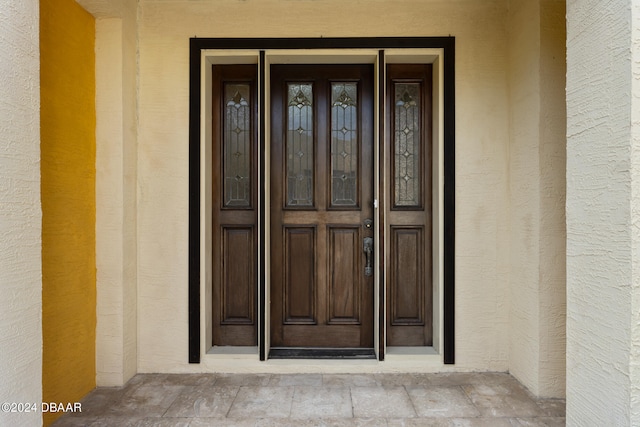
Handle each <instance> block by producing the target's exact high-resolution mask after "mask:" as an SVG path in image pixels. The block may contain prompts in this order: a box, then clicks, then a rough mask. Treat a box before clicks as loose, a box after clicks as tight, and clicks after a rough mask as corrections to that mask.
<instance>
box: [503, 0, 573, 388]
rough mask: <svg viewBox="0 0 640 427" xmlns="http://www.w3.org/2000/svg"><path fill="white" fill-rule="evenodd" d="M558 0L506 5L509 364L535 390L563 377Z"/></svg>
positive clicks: (562, 171)
mask: <svg viewBox="0 0 640 427" xmlns="http://www.w3.org/2000/svg"><path fill="white" fill-rule="evenodd" d="M564 12H565V7H564V2H563V1H557V0H545V1H527V2H522V1H517V0H516V1H512V2H510V13H509V99H510V113H511V114H510V139H511V143H510V146H509V190H510V191H509V193H510V202H511V203H510V213H511V227H510V233H509V234H510V236H511V241H510V244H511V251H510V262H511V274H510V284H511V302H510V321H509V327H510V341H509V371H510V372H511V373H512V374H513V375H514V376H515V377H516V378H518V379H519V380H520V381H522V382H523V383H524V384H525V385H526V386H527V387H529V389H530V390H531V391H532V392H533V393H534V394H536V395H542V396H556V397H557V396H562V395H563V394H564V383H565V360H564V359H565V358H564V350H565V346H564V342H565V321H564V317H565V296H564V293H565V268H564V259H565V239H566V231H565V225H564V224H565V219H564V203H565V189H564V174H565V147H566V137H565V124H564V123H565V117H566V111H565V103H564V84H565V48H564V46H565V31H564Z"/></svg>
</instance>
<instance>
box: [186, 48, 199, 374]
mask: <svg viewBox="0 0 640 427" xmlns="http://www.w3.org/2000/svg"><path fill="white" fill-rule="evenodd" d="M195 44H196V43H195V42H194V39H191V42H190V49H189V67H190V70H189V363H200V77H201V76H200V74H201V72H200V66H201V64H200V48H199V47H197V46H196V45H195Z"/></svg>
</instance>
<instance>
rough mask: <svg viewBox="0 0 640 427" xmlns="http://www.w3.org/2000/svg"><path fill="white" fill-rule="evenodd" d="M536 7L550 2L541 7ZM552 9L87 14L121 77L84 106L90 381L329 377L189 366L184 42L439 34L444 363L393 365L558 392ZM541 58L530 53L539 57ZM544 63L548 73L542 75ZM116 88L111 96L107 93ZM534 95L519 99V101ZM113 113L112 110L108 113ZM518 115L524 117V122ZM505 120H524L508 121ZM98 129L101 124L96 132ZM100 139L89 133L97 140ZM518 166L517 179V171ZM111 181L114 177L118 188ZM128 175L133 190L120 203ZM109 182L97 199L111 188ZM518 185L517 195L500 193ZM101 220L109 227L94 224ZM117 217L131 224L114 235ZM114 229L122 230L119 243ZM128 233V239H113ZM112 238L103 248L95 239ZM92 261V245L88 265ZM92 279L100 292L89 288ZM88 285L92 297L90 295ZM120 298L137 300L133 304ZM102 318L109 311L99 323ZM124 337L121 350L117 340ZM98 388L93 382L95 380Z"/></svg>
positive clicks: (201, 8)
mask: <svg viewBox="0 0 640 427" xmlns="http://www.w3.org/2000/svg"><path fill="white" fill-rule="evenodd" d="M78 1H79V3H81V4H83V5H85V7H87V8H88V9H89V10H92V13H94V14H95V15H96V17H98V18H109V17H116V18H121V17H122V7H123V5H124V4H125V3H126V2H124V3H123V2H105V1H104V0H78ZM513 3H515V4H520V3H523V4H525V5H524V6H522V7H524V10H525V11H528V7H530V6H528V5H527V4H529V5H530V4H531V2H513ZM535 3H536V4H537V2H535ZM541 3H542V4H546V3H549V4H555V5H556V6H557V5H558V4H561V2H557V1H553V0H545V1H542V2H541ZM114 5H115V6H114ZM556 6H553V7H545V8H542V10H543V12H544V11H547V10H549V11H555V12H553V13H552V15H554V14H555V15H554V18H553V19H549V18H548V17H547V18H545V17H544V13H543V15H542V16H537V15H536V13H539V12H536V11H535V10H533V11H530V12H531V13H532V14H533V16H529V15H527V13H524V14H521V15H518V13H517V12H514V10H515V9H514V7H513V4H512V2H510V1H508V0H502V1H479V0H478V1H476V0H460V1H452V2H440V1H417V0H414V1H402V2H401V3H398V2H393V3H392V2H384V1H377V0H376V1H371V2H368V4H367V7H366V8H363V7H362V5H361V4H360V3H358V2H342V1H338V0H324V1H316V2H295V3H291V2H289V1H283V0H269V1H264V2H260V3H255V2H237V1H233V0H222V1H217V2H210V1H194V0H189V1H186V0H176V1H170V2H158V1H152V0H142V1H141V2H139V6H138V11H137V13H138V24H137V25H138V28H137V33H136V34H135V36H133V35H132V34H131V32H127V31H124V30H123V28H124V27H123V26H122V23H121V22H120V21H114V22H103V23H100V19H98V32H99V37H98V38H99V40H98V42H97V46H98V47H100V46H103V47H105V48H107V49H110V50H109V52H110V53H106V54H105V53H104V52H103V57H102V59H98V61H102V62H101V64H102V65H103V66H104V69H103V70H102V71H101V72H102V73H103V75H104V76H106V75H110V74H111V73H112V72H113V73H117V72H118V69H120V68H121V69H122V73H123V74H122V75H123V77H122V79H119V78H115V79H114V78H111V79H110V80H109V81H104V82H99V83H98V85H99V86H100V85H102V89H100V90H99V93H98V96H97V98H98V99H97V103H98V110H99V112H100V108H101V107H100V102H101V101H100V100H101V95H100V93H102V96H103V97H104V98H103V100H107V104H105V105H103V106H102V108H103V113H104V114H105V116H107V117H111V119H109V120H112V122H109V121H107V122H104V124H105V126H106V127H105V128H104V129H103V130H104V131H105V132H106V133H105V134H104V136H105V139H104V140H103V142H102V143H103V144H110V145H109V146H107V147H102V148H101V147H100V146H99V147H98V157H100V156H101V155H102V154H101V153H104V155H105V156H106V157H104V158H102V160H98V162H101V161H105V162H106V163H105V164H104V165H102V164H101V165H98V166H97V170H98V181H99V182H98V183H97V188H98V190H97V193H98V194H99V195H100V194H102V195H103V196H102V199H101V198H100V196H99V200H98V202H97V203H98V206H100V204H101V203H102V206H103V207H104V208H105V212H103V213H101V214H99V215H98V224H97V227H98V228H100V227H101V225H100V224H103V226H104V229H102V231H99V233H100V232H101V233H103V236H104V237H103V238H102V239H99V240H100V241H99V242H98V244H97V245H98V248H100V247H101V246H102V250H103V251H104V253H105V254H110V255H109V257H106V258H104V260H105V262H106V264H105V265H103V267H102V268H103V269H105V268H107V269H112V270H111V271H108V274H107V275H106V276H101V273H100V267H99V268H98V270H99V271H98V290H99V293H100V292H101V289H102V290H103V291H104V292H105V294H104V295H105V298H102V299H101V300H100V301H99V302H98V335H99V337H98V344H97V345H98V347H99V348H100V346H105V347H103V348H102V350H99V353H102V352H104V354H103V355H102V356H100V355H98V372H101V369H102V368H101V366H102V362H101V360H102V361H104V367H106V369H105V370H104V373H105V375H104V376H103V377H102V378H103V380H102V383H103V384H104V385H107V384H117V383H119V382H122V381H123V380H125V379H126V378H127V377H128V374H124V370H126V369H125V368H124V366H125V365H126V366H132V364H137V369H138V370H139V371H140V372H181V371H202V370H209V369H214V370H215V369H227V370H243V366H251V367H250V368H246V369H252V370H269V369H285V370H286V369H298V370H303V369H304V370H307V371H308V370H314V369H333V368H335V366H333V367H327V365H322V366H320V365H318V366H301V365H295V366H293V367H291V366H289V365H277V364H264V363H262V364H261V363H248V362H247V361H248V360H254V359H257V358H256V356H255V355H249V356H243V357H241V358H240V359H239V360H236V361H233V360H231V361H229V360H226V361H224V362H223V361H222V359H216V358H213V359H212V358H210V357H207V358H206V360H205V362H204V363H202V364H200V365H189V364H188V363H187V343H188V322H187V308H188V304H187V288H188V285H187V279H188V270H187V267H188V251H187V245H188V236H187V231H188V222H187V218H188V193H187V191H188V114H189V112H188V100H189V93H188V87H189V86H188V85H189V78H188V71H189V62H188V60H189V52H188V46H189V44H188V43H189V41H188V40H189V38H190V37H194V36H198V37H319V36H325V37H332V36H333V37H349V36H363V37H374V36H442V35H453V36H455V37H456V77H455V78H456V114H457V127H456V140H457V147H456V148H457V150H456V151H457V153H456V365H455V366H442V365H439V364H435V365H434V364H428V365H421V364H420V362H415V361H414V362H413V363H406V364H402V363H401V364H399V365H396V366H404V369H416V366H420V367H421V368H422V369H426V370H444V369H458V370H493V371H507V370H510V369H512V370H513V371H514V373H515V374H516V375H518V376H519V378H520V379H521V380H522V381H523V382H524V383H525V385H526V386H527V387H529V388H530V389H531V390H532V391H534V392H540V393H544V394H546V395H556V396H559V395H561V394H562V390H561V389H562V387H561V384H562V382H563V381H562V379H561V378H562V375H563V367H564V364H563V363H562V358H563V351H564V348H563V342H562V341H563V337H562V334H560V333H558V330H559V329H562V322H561V320H562V319H563V317H564V311H563V310H564V306H563V305H562V298H559V296H561V293H562V283H560V282H562V279H563V277H564V273H563V264H562V262H559V261H558V259H561V258H562V256H561V254H560V252H562V247H561V246H562V245H561V243H562V242H563V241H564V240H563V239H564V234H563V230H562V226H563V218H562V215H561V214H560V216H558V214H557V212H556V211H558V210H559V211H560V212H562V209H563V208H562V207H563V202H562V194H563V184H562V181H563V179H564V178H563V176H564V175H563V170H562V167H563V165H562V162H563V157H562V156H561V155H559V154H558V150H559V149H561V148H562V141H557V140H555V139H556V138H558V135H559V134H561V133H562V130H561V127H558V125H557V123H558V121H559V120H560V121H561V114H562V108H561V107H562V104H563V95H562V93H561V92H562V91H561V86H559V85H561V84H562V79H561V78H560V76H561V75H562V74H563V71H562V69H561V68H562V67H558V66H557V62H558V57H557V55H559V54H560V51H559V50H558V46H559V44H558V43H559V40H558V39H557V37H558V28H557V12H558V8H557V7H556ZM292 7H295V8H296V11H295V16H300V17H304V16H313V17H314V19H307V20H305V19H294V20H292V19H291V18H290V16H292V11H291V8H292ZM519 7H520V6H519ZM336 10H340V16H341V17H342V16H348V17H352V16H353V17H355V16H357V17H358V18H357V19H354V20H352V22H348V23H345V20H344V19H335V18H334V15H335V13H334V11H336ZM551 22H555V24H554V25H551V24H550V23H551ZM520 24H522V25H520ZM547 25H551V26H552V27H553V28H548V27H547ZM547 33H549V34H547ZM134 37H137V40H134ZM100 38H103V40H102V41H101V40H100ZM551 39H553V40H551ZM122 43H129V44H135V43H137V48H138V58H137V60H138V69H137V76H134V73H135V72H134V71H132V70H131V69H130V68H128V67H126V66H124V65H122V66H121V64H124V59H123V58H125V55H129V54H130V49H131V48H130V47H127V48H125V47H124V45H123V44H122ZM531 48H533V49H534V50H533V53H532V52H531V51H529V49H531ZM125 51H126V52H129V53H125ZM523 51H526V52H525V53H524V54H523ZM541 51H542V52H543V53H542V54H541V55H542V56H540V55H539V54H538V53H537V52H541ZM111 59H114V61H111ZM531 63H533V64H534V66H535V72H533V73H530V72H529V71H528V70H529V69H528V68H527V65H530V64H531ZM554 64H555V65H554ZM548 65H552V67H551V70H550V71H548V70H547V66H548ZM521 70H524V74H522V75H517V76H515V77H514V75H513V73H514V72H519V71H521ZM132 76H134V77H135V78H137V80H138V87H137V93H136V94H135V96H136V98H135V99H133V95H132V93H133V89H132V87H131V86H130V85H129V84H127V86H126V87H127V89H126V90H123V89H124V87H125V83H124V81H125V80H127V79H131V78H133V77H132ZM510 76H511V77H510ZM548 79H551V81H552V82H553V85H550V86H545V84H542V83H541V82H542V81H545V82H546V81H547V80H548ZM514 82H516V86H515V87H516V88H517V90H515V91H514V87H513V85H514ZM114 85H115V86H114ZM114 88H115V90H116V93H115V94H112V93H110V91H111V90H112V89H114ZM519 91H520V92H519ZM532 91H533V94H534V95H535V97H534V99H533V100H532V99H530V98H528V96H529V95H530V94H531V93H532ZM105 94H106V96H105ZM114 101H115V103H114V104H109V102H114ZM118 103H122V105H121V106H120V107H118ZM131 106H134V108H137V126H136V129H137V135H133V136H132V137H130V138H129V141H130V142H127V136H126V134H127V132H131V128H132V127H133V126H134V125H135V124H134V123H133V122H132V121H129V122H128V123H125V121H124V119H123V117H130V116H129V115H128V113H125V112H124V109H125V108H131ZM550 106H551V107H552V108H551V109H549V108H548V107H550ZM543 107H544V108H543ZM530 108H533V110H530ZM111 109H115V110H114V111H112V110H111ZM532 111H533V113H534V114H530V113H531V112H532ZM549 112H550V113H549ZM550 116H552V117H550ZM514 120H516V122H517V121H518V120H522V122H521V124H520V125H518V126H513V125H512V124H511V123H514ZM112 124H113V125H114V126H115V129H114V128H113V127H112ZM100 126H101V121H100V113H99V117H98V128H99V129H100ZM100 135H101V133H100V130H99V132H98V138H99V145H100V138H101V137H100ZM136 137H137V139H136ZM560 139H562V138H560ZM546 142H550V144H547V143H546ZM531 143H532V144H533V147H531V146H530V145H531ZM101 150H103V151H101ZM532 150H533V151H532ZM531 156H533V157H531ZM127 159H128V160H127ZM518 159H520V160H518ZM126 162H129V163H128V166H127V165H125V164H124V163H126ZM520 166H522V169H521V170H519V169H517V168H518V167H520ZM558 168H560V170H559V169H558ZM515 170H517V173H516V172H514V171H515ZM103 172H104V173H106V175H105V174H103ZM122 174H125V175H126V176H128V178H127V179H125V180H123V179H122ZM127 174H128V175H127ZM132 176H133V177H134V178H133V179H134V181H136V185H137V194H132V193H131V188H132V186H131V182H130V179H131V177H132ZM101 180H103V181H102V182H100V181H101ZM510 181H511V182H510ZM114 185H115V187H114V189H113V190H111V191H114V193H113V195H110V194H109V191H110V186H114ZM520 187H522V188H525V189H526V191H525V192H524V193H523V194H518V195H517V196H514V191H517V190H519V189H521V188H520ZM101 188H102V190H100V189H101ZM531 195H533V196H535V197H534V200H533V201H530V200H529V196H531ZM547 196H549V197H547ZM112 198H115V201H116V202H117V203H116V204H115V206H110V205H109V203H111V202H112ZM514 206H515V208H514ZM533 208H535V209H533ZM109 209H111V210H109ZM101 215H106V216H105V218H107V219H108V220H107V221H106V222H101V221H100V218H101ZM527 215H529V216H527ZM531 215H533V216H531ZM109 218H110V219H109ZM109 221H115V222H109ZM128 221H131V222H132V223H135V225H134V226H131V224H125V223H127V222H128ZM110 227H115V228H110ZM124 227H128V228H127V229H126V232H125V228H124ZM134 230H135V241H134V242H133V243H131V242H130V241H129V240H127V241H128V242H129V243H125V240H126V239H127V238H130V236H131V235H133V234H134ZM112 231H115V234H114V236H115V237H116V238H115V240H109V238H108V237H107V236H110V235H112ZM514 231H515V233H514ZM532 232H533V234H532ZM547 243H553V245H552V250H551V251H547V249H546V247H547ZM100 253H101V252H100V250H98V251H97V257H98V259H97V262H98V263H100V260H101V256H100ZM530 253H533V254H534V256H533V258H530V257H529V255H530ZM132 257H133V258H135V260H136V262H135V264H136V269H135V271H133V269H131V268H129V269H126V268H125V264H127V263H131V259H132ZM127 265H128V264H127ZM125 270H126V271H127V272H125ZM521 270H522V271H521ZM103 274H104V272H103ZM101 277H105V278H108V281H106V280H105V281H101V279H100V278H101ZM521 279H525V280H524V281H522V280H521ZM101 283H104V284H105V285H106V286H104V287H101ZM125 283H127V284H125ZM131 283H135V284H136V285H137V286H133V285H132V284H131ZM127 292H128V293H127ZM541 293H544V295H542V294H541ZM514 296H515V297H514ZM99 299H100V298H99ZM132 299H133V301H135V303H131V301H132ZM514 301H515V303H514ZM530 303H531V304H530ZM127 304H129V305H128V306H127V307H128V308H126V307H125V306H126V305H127ZM133 305H135V306H136V308H137V310H136V311H137V319H133V318H132V317H131V315H130V314H129V315H127V314H125V313H131V312H132V309H131V307H132V306H133ZM101 307H104V308H106V309H107V310H106V311H104V315H103V316H101V314H100V313H101ZM514 307H515V309H513V308H514ZM134 314H135V313H134ZM548 315H550V316H548ZM127 316H129V317H127ZM101 319H102V320H101ZM101 322H102V325H103V326H104V329H103V330H102V333H101V332H100V331H101V329H100V325H101ZM510 322H513V326H510ZM132 325H135V326H136V327H137V331H136V330H134V326H132ZM112 328H116V329H117V330H116V335H115V336H114V335H110V334H112V333H113V329H112ZM521 328H522V330H521ZM550 330H551V332H552V333H551V334H550V333H549V331H550ZM549 337H552V339H549ZM126 340H129V341H127V344H126V345H125V341H126ZM131 340H134V341H136V342H137V354H136V353H135V352H134V351H129V352H125V350H124V348H125V346H129V347H128V348H132V346H131ZM114 343H115V350H114V347H112V346H113V345H114ZM123 355H124V356H123ZM121 356H123V358H122V359H121ZM101 358H102V359H101ZM118 364H120V365H118ZM118 366H120V367H118ZM362 366H364V365H362ZM362 366H359V368H361V369H368V370H372V369H374V370H375V369H379V366H378V367H376V366H375V365H374V366H373V367H371V366H365V367H364V368H363V367H362ZM112 368H113V369H112ZM352 368H353V367H352V366H351V367H349V366H347V369H352ZM110 369H111V370H110ZM401 369H402V368H401ZM518 372H519V373H518ZM98 378H99V381H100V378H101V376H100V374H99V377H98ZM544 390H546V391H544Z"/></svg>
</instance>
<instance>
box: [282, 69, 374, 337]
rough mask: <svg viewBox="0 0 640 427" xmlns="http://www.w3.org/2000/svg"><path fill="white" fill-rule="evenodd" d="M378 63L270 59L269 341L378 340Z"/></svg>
mask: <svg viewBox="0 0 640 427" xmlns="http://www.w3.org/2000/svg"><path fill="white" fill-rule="evenodd" d="M372 76H373V66H372V65H273V66H272V67H271V146H270V150H271V171H270V174H271V194H270V198H271V202H270V203H271V205H270V216H271V218H270V239H271V248H270V249H271V251H270V254H271V301H270V302H271V306H270V307H271V322H270V324H271V347H272V348H282V347H295V348H300V347H303V348H314V347H316V348H372V347H373V274H372V272H373V269H372V268H371V270H369V271H365V269H366V267H367V259H369V263H370V264H371V267H372V264H373V254H371V253H370V254H369V256H368V255H367V254H366V253H365V251H364V245H365V243H364V242H365V238H367V237H373V226H372V224H371V223H369V220H370V219H372V218H373V78H372Z"/></svg>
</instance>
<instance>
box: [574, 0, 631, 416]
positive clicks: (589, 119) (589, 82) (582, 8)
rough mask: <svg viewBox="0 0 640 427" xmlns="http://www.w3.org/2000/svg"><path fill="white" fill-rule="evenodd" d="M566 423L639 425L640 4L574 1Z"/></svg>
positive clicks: (616, 1) (618, 0)
mask: <svg viewBox="0 0 640 427" xmlns="http://www.w3.org/2000/svg"><path fill="white" fill-rule="evenodd" d="M567 16H568V19H567V52H568V54H567V208H566V215H567V425H569V426H584V425H611V426H613V425H615V426H637V425H640V398H639V395H640V390H639V386H640V372H639V369H638V366H640V300H639V295H640V293H639V287H640V251H639V249H640V227H639V225H640V224H639V221H640V216H639V213H640V152H639V150H638V147H639V144H640V104H639V101H638V100H639V99H640V61H639V59H640V58H639V53H640V20H639V19H640V2H638V1H637V0H615V1H610V2H599V1H595V0H593V1H585V0H583V1H573V2H568V4H567Z"/></svg>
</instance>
